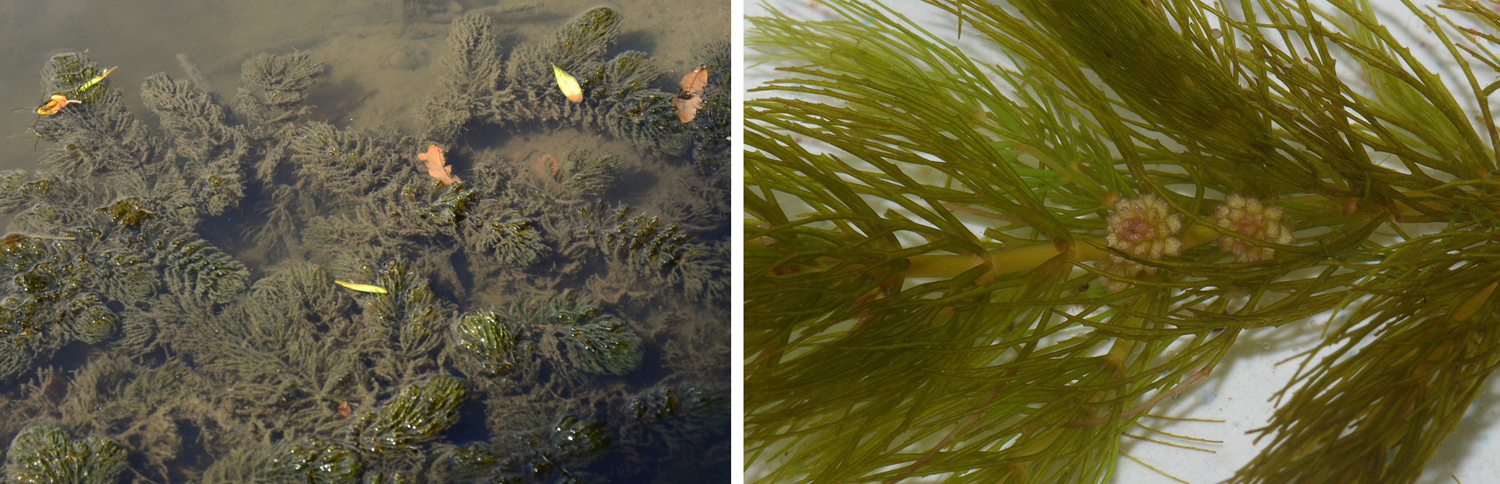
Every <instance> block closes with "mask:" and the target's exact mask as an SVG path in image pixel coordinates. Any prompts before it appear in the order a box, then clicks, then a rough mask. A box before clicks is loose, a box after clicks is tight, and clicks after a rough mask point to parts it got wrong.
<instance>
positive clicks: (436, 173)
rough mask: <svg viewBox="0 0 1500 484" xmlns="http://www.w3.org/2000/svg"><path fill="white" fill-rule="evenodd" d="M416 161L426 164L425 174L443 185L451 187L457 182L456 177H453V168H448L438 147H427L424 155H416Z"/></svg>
mask: <svg viewBox="0 0 1500 484" xmlns="http://www.w3.org/2000/svg"><path fill="white" fill-rule="evenodd" d="M417 159H418V160H422V161H425V162H427V174H428V175H432V177H433V178H436V179H437V180H438V181H440V182H443V184H444V185H452V184H454V183H456V182H458V181H459V180H458V177H456V176H453V167H451V166H448V160H447V158H444V157H443V149H442V148H438V145H428V146H427V152H426V153H418V154H417Z"/></svg>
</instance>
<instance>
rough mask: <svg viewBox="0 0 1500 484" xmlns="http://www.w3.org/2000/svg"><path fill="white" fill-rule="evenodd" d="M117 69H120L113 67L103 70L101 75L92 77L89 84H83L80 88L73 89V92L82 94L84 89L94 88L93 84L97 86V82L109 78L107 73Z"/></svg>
mask: <svg viewBox="0 0 1500 484" xmlns="http://www.w3.org/2000/svg"><path fill="white" fill-rule="evenodd" d="M119 68H120V66H114V67H111V68H108V69H105V70H104V73H103V74H99V75H97V76H94V78H93V79H89V82H85V83H83V85H82V86H78V88H77V89H74V91H75V92H83V91H84V90H85V89H88V88H91V87H94V84H98V83H99V81H102V80H104V78H105V77H107V76H109V73H111V72H114V71H115V69H119Z"/></svg>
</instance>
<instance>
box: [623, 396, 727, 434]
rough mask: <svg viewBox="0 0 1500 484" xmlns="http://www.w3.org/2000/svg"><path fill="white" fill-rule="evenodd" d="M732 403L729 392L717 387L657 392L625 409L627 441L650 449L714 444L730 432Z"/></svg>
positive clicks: (633, 402) (641, 397) (632, 400)
mask: <svg viewBox="0 0 1500 484" xmlns="http://www.w3.org/2000/svg"><path fill="white" fill-rule="evenodd" d="M729 403H730V402H729V391H728V390H727V389H725V388H722V387H719V386H715V385H696V384H690V383H684V384H682V385H678V386H676V387H660V388H656V389H653V390H651V391H648V392H646V393H645V394H643V395H641V396H639V397H637V398H633V399H631V400H630V401H629V402H628V403H627V404H626V405H625V409H624V410H625V411H624V417H625V418H626V419H628V422H629V424H628V425H627V426H626V429H625V430H624V433H625V435H626V437H625V438H626V439H628V440H629V441H630V442H632V444H634V445H637V446H644V447H648V448H649V447H651V446H665V447H680V446H685V445H686V446H690V445H695V443H697V444H705V443H708V442H713V441H714V440H716V439H715V437H717V436H719V435H722V434H723V433H724V432H725V431H726V430H727V429H728V427H727V425H728V423H729Z"/></svg>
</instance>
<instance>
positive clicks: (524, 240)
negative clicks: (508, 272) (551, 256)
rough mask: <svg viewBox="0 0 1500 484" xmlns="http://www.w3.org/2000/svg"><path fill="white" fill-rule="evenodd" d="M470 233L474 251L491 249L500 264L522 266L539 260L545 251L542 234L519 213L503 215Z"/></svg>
mask: <svg viewBox="0 0 1500 484" xmlns="http://www.w3.org/2000/svg"><path fill="white" fill-rule="evenodd" d="M478 231H479V234H478V235H477V236H473V237H471V238H470V240H472V241H473V244H474V245H472V246H470V247H469V250H470V251H471V252H474V253H486V252H493V253H494V255H495V258H496V259H498V260H499V261H500V263H501V264H505V265H508V266H515V267H525V266H529V265H531V264H535V263H536V262H537V261H539V260H541V258H542V256H543V255H545V254H546V253H547V251H548V247H547V246H546V245H545V244H543V243H542V240H541V234H540V233H539V232H538V231H537V229H536V227H534V226H532V224H531V222H527V221H526V220H524V219H521V218H518V217H514V216H512V217H506V218H504V219H502V220H496V221H493V222H489V223H487V224H485V225H483V226H481V228H480V229H478Z"/></svg>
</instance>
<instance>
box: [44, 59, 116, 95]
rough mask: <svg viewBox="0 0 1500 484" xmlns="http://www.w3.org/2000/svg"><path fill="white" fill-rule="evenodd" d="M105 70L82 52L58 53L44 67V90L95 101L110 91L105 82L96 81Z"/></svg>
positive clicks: (48, 92)
mask: <svg viewBox="0 0 1500 484" xmlns="http://www.w3.org/2000/svg"><path fill="white" fill-rule="evenodd" d="M104 71H105V69H104V68H101V67H99V66H98V65H97V64H94V63H93V62H90V61H89V58H88V56H85V55H83V54H82V53H79V52H65V53H61V54H57V55H55V56H52V59H51V60H50V61H48V62H47V64H46V66H45V67H43V68H42V91H43V92H46V93H47V94H62V95H65V96H67V97H68V99H77V100H80V101H83V102H85V103H88V102H95V101H98V100H100V98H101V97H102V96H103V95H104V93H105V92H107V91H108V89H107V88H106V87H105V86H106V84H105V83H104V82H102V81H95V79H97V78H99V76H102V75H104Z"/></svg>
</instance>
